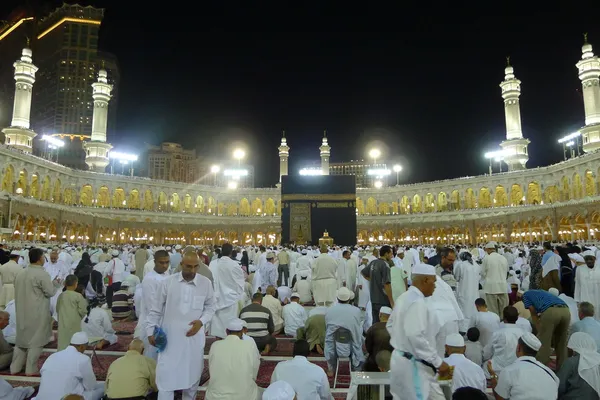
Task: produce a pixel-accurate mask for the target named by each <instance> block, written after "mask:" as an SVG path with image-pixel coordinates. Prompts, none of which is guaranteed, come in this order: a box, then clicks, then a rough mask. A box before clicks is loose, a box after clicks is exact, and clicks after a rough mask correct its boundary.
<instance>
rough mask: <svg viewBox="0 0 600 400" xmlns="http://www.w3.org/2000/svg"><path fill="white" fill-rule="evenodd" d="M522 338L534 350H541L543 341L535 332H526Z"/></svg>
mask: <svg viewBox="0 0 600 400" xmlns="http://www.w3.org/2000/svg"><path fill="white" fill-rule="evenodd" d="M521 340H522V341H523V343H525V344H526V345H527V346H528V347H529V348H530V349H532V350H535V351H539V350H540V348H541V347H542V342H540V340H539V339H538V338H537V337H536V336H535V335H534V334H533V333H530V332H525V333H524V334H523V335H522V336H521Z"/></svg>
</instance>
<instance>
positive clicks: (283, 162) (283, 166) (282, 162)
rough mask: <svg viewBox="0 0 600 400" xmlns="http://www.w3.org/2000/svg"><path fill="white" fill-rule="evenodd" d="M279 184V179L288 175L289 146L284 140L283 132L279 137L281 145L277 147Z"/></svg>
mask: <svg viewBox="0 0 600 400" xmlns="http://www.w3.org/2000/svg"><path fill="white" fill-rule="evenodd" d="M278 149H279V183H281V177H282V176H283V175H287V174H288V159H289V157H290V146H288V145H287V140H286V139H285V131H283V136H282V137H281V145H279V148H278Z"/></svg>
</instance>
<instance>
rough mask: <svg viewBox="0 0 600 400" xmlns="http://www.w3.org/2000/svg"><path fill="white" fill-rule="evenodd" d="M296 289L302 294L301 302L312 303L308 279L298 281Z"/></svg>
mask: <svg viewBox="0 0 600 400" xmlns="http://www.w3.org/2000/svg"><path fill="white" fill-rule="evenodd" d="M294 291H295V292H297V293H298V294H299V295H300V302H301V303H310V302H311V301H312V292H311V290H310V282H309V281H308V279H299V280H297V281H296V285H295V286H294Z"/></svg>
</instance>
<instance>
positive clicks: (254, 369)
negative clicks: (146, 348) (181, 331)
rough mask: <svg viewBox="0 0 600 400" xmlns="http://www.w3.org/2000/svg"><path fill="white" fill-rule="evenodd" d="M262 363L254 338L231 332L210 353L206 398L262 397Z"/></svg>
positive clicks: (244, 399) (241, 399)
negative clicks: (260, 377)
mask: <svg viewBox="0 0 600 400" xmlns="http://www.w3.org/2000/svg"><path fill="white" fill-rule="evenodd" d="M200 360H202V359H200ZM259 366H260V359H259V357H257V353H256V350H255V348H254V347H253V346H252V344H251V343H250V341H248V340H241V339H240V338H239V337H238V336H235V335H229V336H227V337H226V338H225V340H219V341H217V342H215V343H213V345H212V346H211V347H210V352H209V353H208V368H209V371H210V380H209V381H208V388H207V390H206V400H255V399H258V386H256V382H255V381H256V376H257V375H258V367H259ZM157 376H158V374H157Z"/></svg>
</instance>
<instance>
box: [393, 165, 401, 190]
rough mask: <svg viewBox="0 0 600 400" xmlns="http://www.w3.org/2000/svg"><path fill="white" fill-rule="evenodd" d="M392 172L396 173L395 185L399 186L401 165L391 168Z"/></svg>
mask: <svg viewBox="0 0 600 400" xmlns="http://www.w3.org/2000/svg"><path fill="white" fill-rule="evenodd" d="M392 169H393V170H394V172H395V173H396V185H399V184H400V171H402V165H400V164H396V165H394V166H393V167H392Z"/></svg>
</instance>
